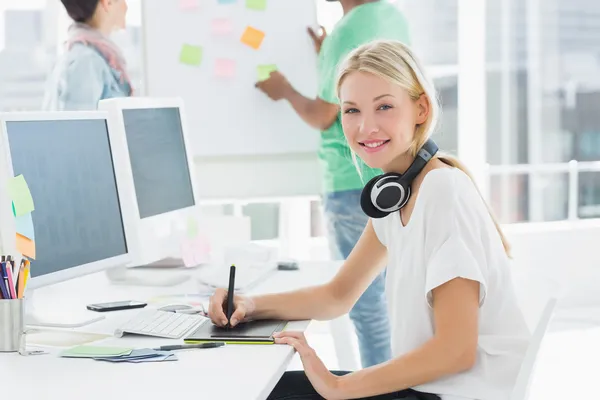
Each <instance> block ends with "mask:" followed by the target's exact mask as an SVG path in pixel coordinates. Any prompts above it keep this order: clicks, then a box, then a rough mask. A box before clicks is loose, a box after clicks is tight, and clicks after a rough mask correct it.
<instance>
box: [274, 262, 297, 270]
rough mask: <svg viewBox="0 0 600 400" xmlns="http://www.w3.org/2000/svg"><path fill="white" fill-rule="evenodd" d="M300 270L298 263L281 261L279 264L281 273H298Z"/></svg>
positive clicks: (278, 267)
mask: <svg viewBox="0 0 600 400" xmlns="http://www.w3.org/2000/svg"><path fill="white" fill-rule="evenodd" d="M299 268H300V267H299V266H298V263H297V262H296V261H279V262H278V263H277V269H278V270H280V271H296V270H298V269H299Z"/></svg>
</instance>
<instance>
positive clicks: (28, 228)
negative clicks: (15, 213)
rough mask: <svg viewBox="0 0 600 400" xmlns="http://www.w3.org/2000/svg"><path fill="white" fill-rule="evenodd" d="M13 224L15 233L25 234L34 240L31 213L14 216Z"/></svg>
mask: <svg viewBox="0 0 600 400" xmlns="http://www.w3.org/2000/svg"><path fill="white" fill-rule="evenodd" d="M15 224H16V228H17V233H19V234H21V235H22V236H25V237H26V238H28V239H31V240H35V233H34V231H33V219H32V218H31V213H27V214H25V215H21V216H19V217H16V218H15Z"/></svg>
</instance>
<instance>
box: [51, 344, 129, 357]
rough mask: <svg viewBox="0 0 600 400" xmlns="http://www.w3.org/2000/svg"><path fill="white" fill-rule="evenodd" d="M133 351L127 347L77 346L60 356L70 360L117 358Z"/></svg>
mask: <svg viewBox="0 0 600 400" xmlns="http://www.w3.org/2000/svg"><path fill="white" fill-rule="evenodd" d="M132 350H133V349H132V348H127V347H104V346H77V347H73V348H71V349H67V350H65V351H63V352H62V353H60V356H61V357H70V358H93V357H98V356H103V357H116V356H124V355H128V354H131V351H132Z"/></svg>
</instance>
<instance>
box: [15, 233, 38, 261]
mask: <svg viewBox="0 0 600 400" xmlns="http://www.w3.org/2000/svg"><path fill="white" fill-rule="evenodd" d="M17 251H18V252H19V253H21V254H22V255H24V256H25V257H29V258H32V259H34V260H35V242H34V241H33V240H31V239H28V238H26V237H25V236H23V235H20V234H18V233H17Z"/></svg>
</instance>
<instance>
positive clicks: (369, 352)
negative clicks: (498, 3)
mask: <svg viewBox="0 0 600 400" xmlns="http://www.w3.org/2000/svg"><path fill="white" fill-rule="evenodd" d="M303 1H306V0H303ZM328 1H336V0H328ZM339 2H340V4H341V6H342V8H343V11H344V16H343V18H342V19H341V20H340V21H339V22H338V23H337V25H336V26H335V28H334V29H333V31H332V32H331V34H330V35H328V36H326V35H325V33H324V30H323V33H322V34H317V33H315V32H313V31H312V30H311V29H310V28H309V34H310V35H311V37H312V38H313V41H314V43H315V49H316V50H317V52H318V54H319V63H318V70H319V93H318V97H317V98H316V99H310V98H307V97H305V96H303V95H302V94H300V93H299V92H298V91H296V90H295V89H294V88H293V87H292V86H291V85H290V83H289V82H288V81H287V79H286V78H285V77H284V76H283V75H282V74H281V73H280V72H273V73H271V76H270V77H269V78H268V79H267V80H264V81H261V82H258V83H257V84H256V87H257V88H259V89H260V90H262V91H263V92H264V93H265V94H266V95H268V96H269V97H270V98H271V99H273V100H282V99H285V100H287V101H288V102H289V103H290V104H291V105H292V107H293V108H294V110H295V111H296V112H297V113H298V115H299V116H300V117H301V118H302V119H303V120H304V121H305V122H306V123H307V124H309V125H310V126H312V127H314V128H316V129H319V130H320V131H321V143H320V148H319V158H320V160H321V164H322V169H323V188H324V194H323V200H324V210H325V217H326V220H327V228H328V229H327V230H328V235H329V242H330V245H331V246H330V247H331V252H332V257H334V258H335V259H346V258H347V257H348V255H349V254H350V252H351V251H352V249H353V248H354V245H355V244H356V242H357V241H358V239H359V237H360V235H361V234H362V231H363V230H364V227H365V225H366V224H367V220H368V219H367V217H366V216H365V215H364V213H363V212H362V210H361V208H360V194H361V190H362V188H363V187H364V183H365V182H368V180H369V179H371V178H372V177H373V176H375V175H378V174H380V173H381V171H380V170H373V169H370V168H368V167H367V166H366V165H365V164H363V163H362V162H361V161H360V160H358V163H359V168H360V170H361V173H362V175H363V177H362V179H361V177H360V175H359V174H358V172H357V170H356V166H355V165H354V163H353V161H352V155H351V152H350V148H349V146H348V144H347V142H346V139H345V137H344V132H343V131H342V124H341V121H340V115H339V112H340V107H339V104H338V99H337V95H336V93H335V83H336V78H337V70H338V67H339V65H340V64H341V62H342V61H343V60H344V58H345V57H346V56H347V55H348V53H349V52H350V51H352V50H353V49H355V48H357V47H359V46H361V45H363V44H365V43H368V42H371V41H373V40H377V39H393V40H399V41H402V42H404V43H408V41H409V35H408V24H407V22H406V19H405V18H404V16H403V14H402V13H401V12H400V11H399V10H398V8H397V7H396V6H394V5H392V4H390V3H388V1H387V0H339ZM384 290H385V283H384V276H383V274H382V275H381V276H379V277H377V278H376V279H375V280H374V281H373V283H372V284H371V286H370V287H369V288H368V289H367V290H366V291H365V292H364V294H363V295H362V296H361V297H360V299H359V300H358V301H357V302H356V304H355V306H354V307H353V309H352V310H351V311H350V318H351V319H352V321H353V323H354V326H355V328H356V333H357V336H358V343H359V348H360V353H361V361H362V365H363V367H364V368H366V367H369V366H372V365H376V364H380V363H383V362H385V361H387V360H389V359H390V357H391V348H390V332H389V321H388V317H387V306H386V302H385V293H384Z"/></svg>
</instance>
